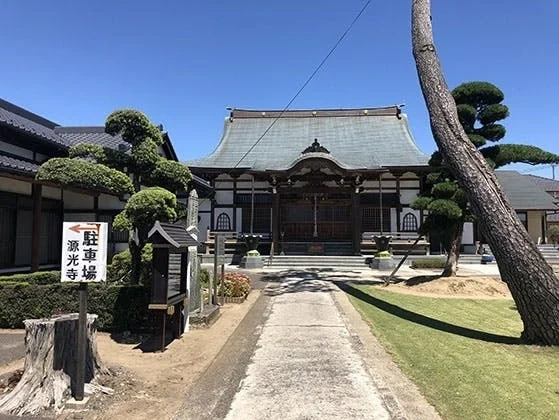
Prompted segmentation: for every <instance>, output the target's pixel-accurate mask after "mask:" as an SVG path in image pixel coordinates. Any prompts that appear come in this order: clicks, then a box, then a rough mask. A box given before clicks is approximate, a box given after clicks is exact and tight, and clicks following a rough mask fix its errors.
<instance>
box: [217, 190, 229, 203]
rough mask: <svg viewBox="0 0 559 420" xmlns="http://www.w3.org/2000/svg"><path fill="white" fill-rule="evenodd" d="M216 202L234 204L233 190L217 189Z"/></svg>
mask: <svg viewBox="0 0 559 420" xmlns="http://www.w3.org/2000/svg"><path fill="white" fill-rule="evenodd" d="M215 201H216V204H227V205H232V204H233V191H216V192H215Z"/></svg>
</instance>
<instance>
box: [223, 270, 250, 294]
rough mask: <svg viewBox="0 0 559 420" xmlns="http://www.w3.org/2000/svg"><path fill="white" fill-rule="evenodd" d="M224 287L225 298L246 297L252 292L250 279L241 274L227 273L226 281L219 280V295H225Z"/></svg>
mask: <svg viewBox="0 0 559 420" xmlns="http://www.w3.org/2000/svg"><path fill="white" fill-rule="evenodd" d="M223 285H225V296H227V297H244V296H246V295H248V292H250V279H249V278H248V276H246V275H244V274H240V273H233V272H227V273H225V281H224V282H223V281H222V279H221V278H220V279H219V291H218V294H219V295H220V296H221V295H222V294H223V287H224V286H223Z"/></svg>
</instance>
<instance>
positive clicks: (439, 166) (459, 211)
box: [412, 82, 559, 277]
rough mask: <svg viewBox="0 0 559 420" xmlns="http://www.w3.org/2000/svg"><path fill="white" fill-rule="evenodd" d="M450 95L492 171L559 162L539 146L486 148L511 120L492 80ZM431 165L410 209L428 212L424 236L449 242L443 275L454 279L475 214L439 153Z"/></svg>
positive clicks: (462, 88)
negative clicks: (513, 165) (514, 165)
mask: <svg viewBox="0 0 559 420" xmlns="http://www.w3.org/2000/svg"><path fill="white" fill-rule="evenodd" d="M452 96H453V98H454V101H455V103H456V109H457V111H458V118H459V120H460V123H461V124H462V127H463V128H464V131H465V132H466V134H467V135H468V138H469V139H470V141H471V142H472V143H473V144H474V146H475V147H476V148H478V149H479V151H480V152H481V154H482V155H483V156H484V157H485V159H486V160H487V161H488V163H489V164H490V165H491V166H492V167H493V168H499V167H501V166H504V165H507V164H509V163H516V162H522V163H528V164H531V165H537V164H542V163H557V162H559V156H558V155H556V154H553V153H549V152H546V151H544V150H542V149H540V148H538V147H535V146H528V145H518V144H498V145H492V146H486V144H487V142H498V141H499V140H501V139H502V138H503V137H504V136H505V134H506V129H505V127H504V126H503V125H502V124H500V123H499V122H500V121H502V120H503V119H505V118H506V117H508V116H509V110H508V107H507V106H506V105H504V104H502V101H503V100H504V95H503V92H501V90H500V89H499V88H497V87H496V86H495V85H493V84H491V83H488V82H469V83H463V84H461V85H460V86H458V87H456V88H455V89H454V90H453V91H452ZM429 165H430V166H431V167H432V168H433V172H432V173H430V174H429V175H428V176H427V178H426V189H425V191H424V192H423V193H422V195H421V196H420V197H419V198H418V199H416V200H415V201H414V202H413V203H412V207H413V208H414V209H418V210H425V211H427V212H428V216H427V218H426V219H425V221H424V222H423V224H422V226H421V227H420V231H421V233H423V234H426V233H437V234H441V235H443V236H444V237H446V238H447V239H448V256H447V260H446V264H445V268H444V270H443V273H442V276H443V277H448V276H455V275H456V270H457V266H458V258H459V255H460V246H461V244H462V231H463V226H464V223H465V222H468V221H472V220H473V215H472V212H471V211H470V208H469V204H468V199H467V197H466V195H465V194H464V192H463V191H462V189H461V188H460V187H459V186H458V183H457V182H456V181H455V178H454V176H453V174H452V173H451V171H450V170H449V169H448V168H447V167H446V166H445V164H444V162H443V160H442V158H441V154H440V153H439V152H438V151H436V152H435V153H433V155H432V156H431V159H430V161H429Z"/></svg>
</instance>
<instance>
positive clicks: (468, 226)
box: [462, 222, 474, 245]
mask: <svg viewBox="0 0 559 420" xmlns="http://www.w3.org/2000/svg"><path fill="white" fill-rule="evenodd" d="M473 244H474V224H473V223H472V222H467V223H464V232H463V233H462V245H473Z"/></svg>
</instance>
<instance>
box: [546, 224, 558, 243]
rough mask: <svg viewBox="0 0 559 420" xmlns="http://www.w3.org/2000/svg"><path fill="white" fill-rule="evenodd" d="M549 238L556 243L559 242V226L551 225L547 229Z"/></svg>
mask: <svg viewBox="0 0 559 420" xmlns="http://www.w3.org/2000/svg"><path fill="white" fill-rule="evenodd" d="M547 238H548V239H549V241H550V242H551V243H553V244H555V245H557V244H558V243H559V226H558V225H551V226H549V228H548V229H547Z"/></svg>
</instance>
